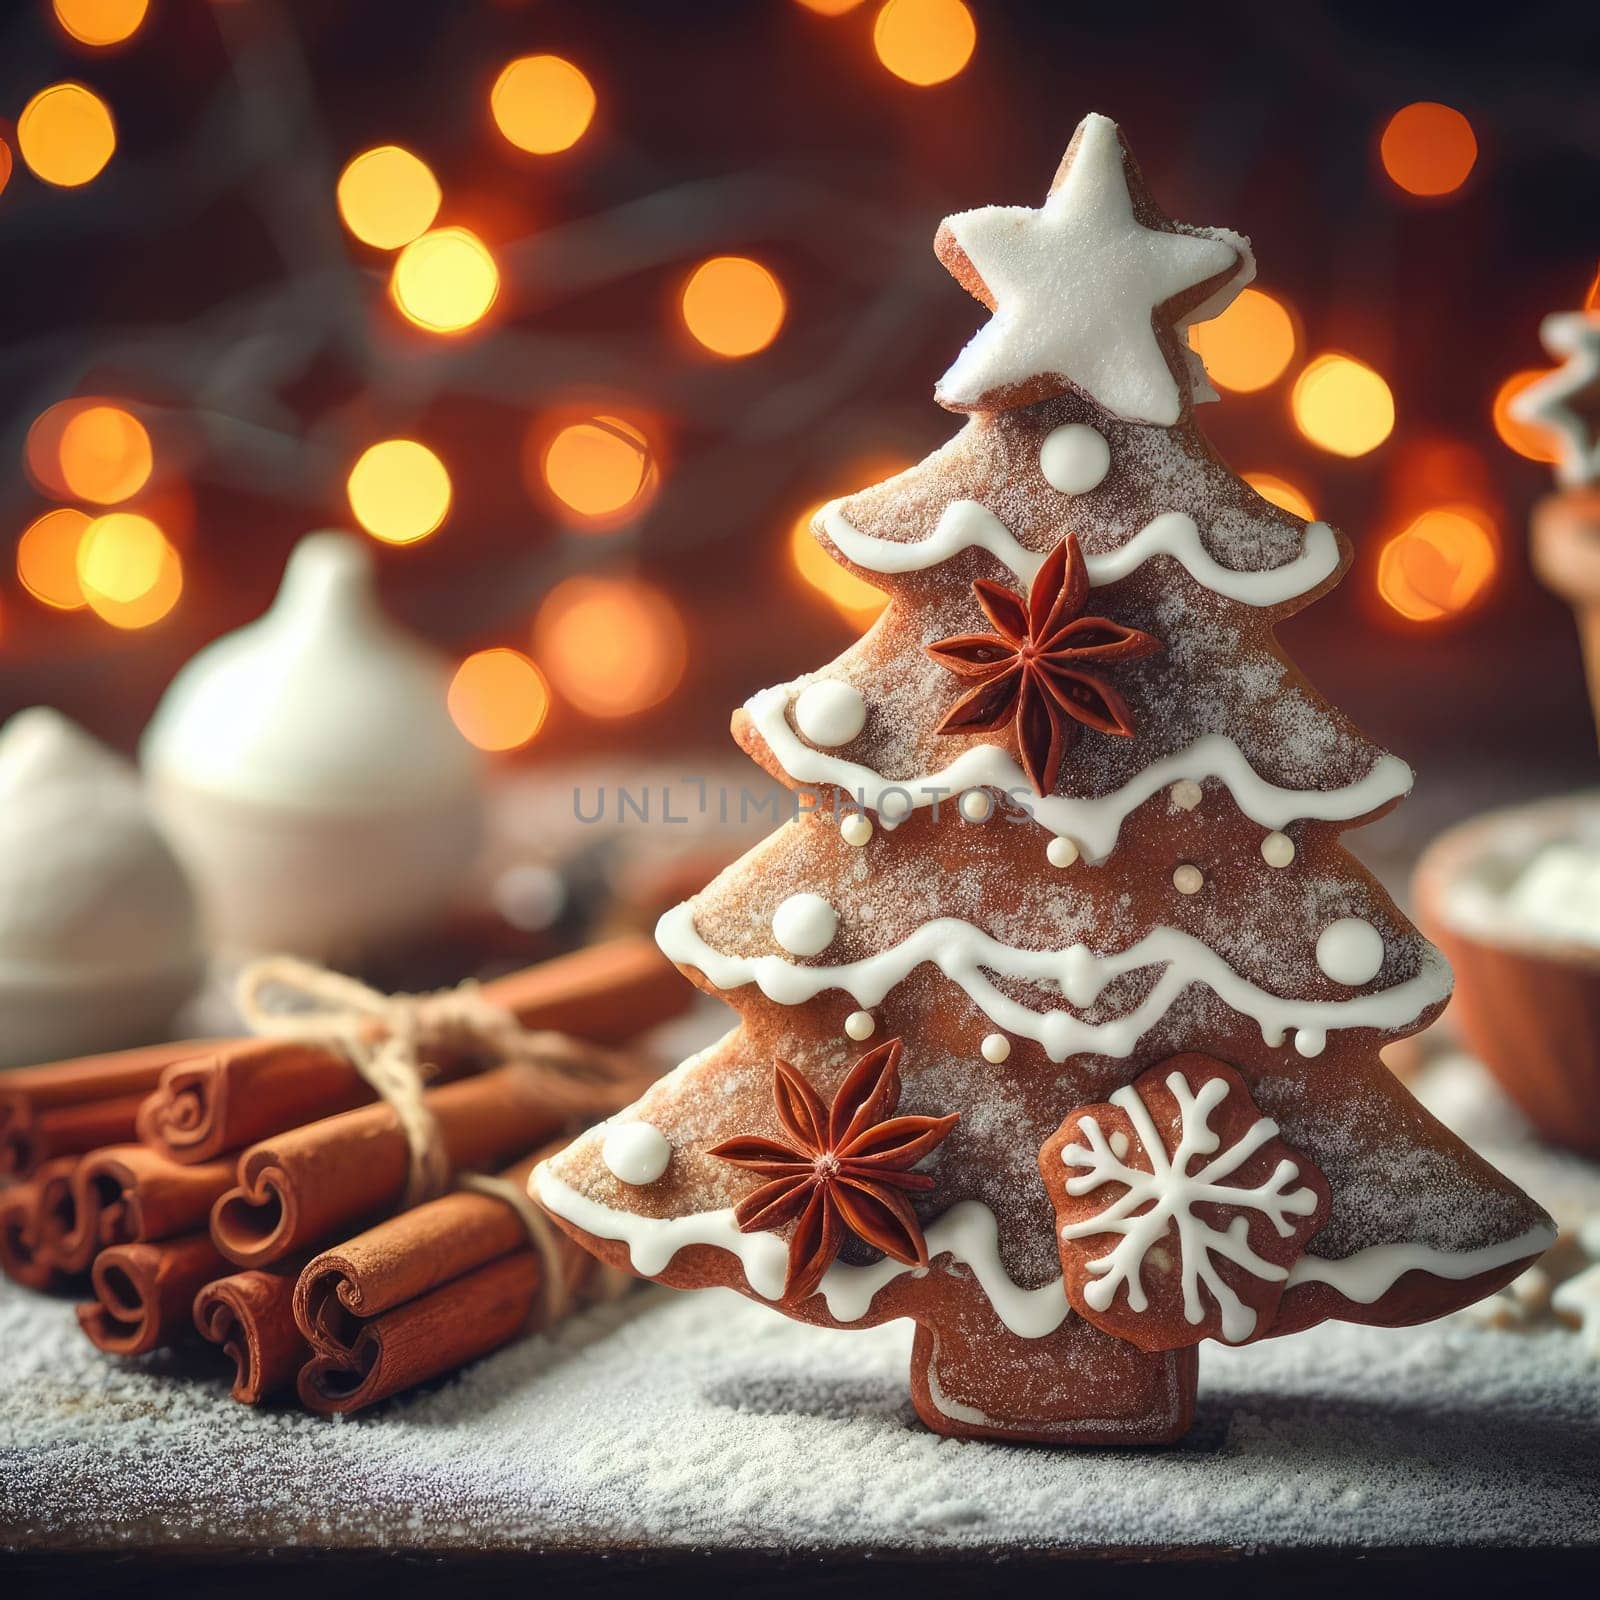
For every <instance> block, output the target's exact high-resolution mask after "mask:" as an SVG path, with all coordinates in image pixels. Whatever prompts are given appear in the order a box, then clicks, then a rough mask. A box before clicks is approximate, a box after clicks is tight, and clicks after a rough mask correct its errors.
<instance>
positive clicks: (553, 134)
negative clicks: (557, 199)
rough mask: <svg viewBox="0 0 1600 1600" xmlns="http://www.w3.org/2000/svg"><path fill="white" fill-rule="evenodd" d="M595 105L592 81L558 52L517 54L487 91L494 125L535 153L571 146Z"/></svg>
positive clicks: (584, 129) (548, 153)
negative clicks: (547, 54)
mask: <svg viewBox="0 0 1600 1600" xmlns="http://www.w3.org/2000/svg"><path fill="white" fill-rule="evenodd" d="M594 108H595V93H594V85H593V84H591V83H590V82H589V80H588V78H586V77H585V76H584V75H583V73H582V72H581V71H580V70H579V69H578V68H577V67H575V66H573V64H572V63H571V62H570V61H564V60H563V59H562V58H561V57H560V56H520V57H518V59H517V60H515V61H513V62H511V63H510V64H509V65H508V66H506V67H505V68H504V69H503V70H502V71H501V73H500V76H499V77H498V78H496V79H495V80H494V87H493V88H492V89H491V90H490V91H489V111H490V114H491V115H492V116H493V117H494V122H495V126H496V127H497V128H498V129H499V130H500V131H501V133H503V134H504V135H505V137H506V138H507V139H508V140H509V141H510V142H511V143H512V144H514V145H515V146H516V147H517V148H518V149H519V150H526V151H528V152H529V153H530V154H532V155H536V156H551V155H555V154H557V153H558V152H560V151H562V150H570V149H571V148H572V146H573V145H575V144H576V143H577V142H578V140H580V139H581V138H582V137H583V136H584V134H585V133H586V132H587V131H588V127H589V124H590V122H592V121H593V120H594Z"/></svg>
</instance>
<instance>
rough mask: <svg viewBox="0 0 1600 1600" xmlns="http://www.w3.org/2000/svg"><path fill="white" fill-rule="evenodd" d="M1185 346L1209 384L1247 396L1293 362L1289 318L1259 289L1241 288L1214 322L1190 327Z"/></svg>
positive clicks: (1284, 309) (1280, 305)
mask: <svg viewBox="0 0 1600 1600" xmlns="http://www.w3.org/2000/svg"><path fill="white" fill-rule="evenodd" d="M1189 343H1190V345H1191V346H1192V347H1193V348H1194V350H1195V352H1196V353H1197V354H1198V355H1199V357H1200V359H1201V360H1202V361H1203V362H1204V363H1205V367H1206V372H1207V374H1208V375H1209V376H1210V378H1211V381H1212V382H1213V383H1215V384H1216V385H1217V386H1218V387H1219V388H1223V389H1233V390H1236V391H1237V392H1238V393H1240V394H1250V393H1252V392H1253V391H1255V390H1257V389H1265V388H1266V387H1267V385H1268V384H1269V383H1274V382H1276V381H1277V379H1279V378H1281V377H1282V376H1283V373H1284V370H1285V369H1286V368H1287V367H1288V365H1289V363H1290V362H1291V361H1293V360H1294V350H1295V333H1294V318H1293V317H1291V316H1290V314H1289V309H1288V307H1287V306H1285V305H1284V304H1283V302H1282V301H1280V300H1277V299H1274V298H1273V296H1272V295H1270V294H1267V293H1266V292H1265V291H1264V290H1262V289H1241V290H1240V291H1239V297H1238V298H1237V299H1236V300H1235V301H1234V302H1233V304H1232V305H1231V306H1229V307H1228V309H1227V310H1226V311H1224V312H1223V313H1222V315H1221V316H1220V317H1213V318H1212V319H1211V321H1209V322H1197V323H1196V324H1195V325H1194V326H1193V327H1192V328H1190V330H1189Z"/></svg>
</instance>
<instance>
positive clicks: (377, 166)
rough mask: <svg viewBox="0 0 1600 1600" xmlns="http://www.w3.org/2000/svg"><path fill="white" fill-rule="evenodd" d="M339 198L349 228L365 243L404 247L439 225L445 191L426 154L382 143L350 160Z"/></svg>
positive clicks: (341, 176)
mask: <svg viewBox="0 0 1600 1600" xmlns="http://www.w3.org/2000/svg"><path fill="white" fill-rule="evenodd" d="M335 197H336V199H337V200H338V205H339V215H340V217H341V218H342V219H343V220H344V225H345V227H347V228H348V229H349V230H350V231H351V233H353V234H354V235H355V236H356V238H358V239H359V240H360V241H361V242H362V243H363V244H370V245H372V246H373V247H374V248H375V249H378V250H398V249H400V248H401V247H402V246H403V245H408V244H410V243H411V241H412V240H413V239H415V238H417V237H418V236H419V235H420V234H423V233H425V232H426V231H427V230H428V229H429V228H431V227H432V226H433V219H434V218H435V217H436V216H438V215H439V206H440V204H441V203H442V201H443V199H444V194H443V191H442V190H441V189H440V188H439V180H438V179H437V178H436V177H434V175H433V169H432V168H431V167H430V166H429V165H428V163H427V162H426V161H424V160H422V158H421V157H420V156H415V155H413V154H412V153H411V152H410V151H409V150H405V149H402V148H401V147H400V146H399V145H397V144H380V145H377V146H376V147H374V148H373V149H371V150H363V151H362V152H361V154H360V155H358V156H353V157H352V158H351V159H350V161H349V162H348V163H346V165H345V169H344V171H343V172H341V173H340V174H339V183H338V187H337V189H336V190H335Z"/></svg>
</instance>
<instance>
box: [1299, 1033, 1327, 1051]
mask: <svg viewBox="0 0 1600 1600" xmlns="http://www.w3.org/2000/svg"><path fill="white" fill-rule="evenodd" d="M1327 1042H1328V1036H1327V1034H1325V1033H1323V1032H1322V1030H1321V1029H1320V1028H1298V1029H1296V1030H1295V1036H1294V1047H1295V1049H1296V1050H1298V1051H1299V1052H1300V1054H1301V1055H1303V1056H1320V1055H1321V1054H1322V1050H1323V1047H1324V1046H1325V1045H1326V1044H1327Z"/></svg>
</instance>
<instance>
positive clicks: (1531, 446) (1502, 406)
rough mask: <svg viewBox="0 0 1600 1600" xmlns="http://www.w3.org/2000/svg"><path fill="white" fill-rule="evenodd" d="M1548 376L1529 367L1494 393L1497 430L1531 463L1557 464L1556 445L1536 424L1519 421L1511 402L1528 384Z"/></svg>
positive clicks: (1546, 373) (1547, 370)
mask: <svg viewBox="0 0 1600 1600" xmlns="http://www.w3.org/2000/svg"><path fill="white" fill-rule="evenodd" d="M1548 376H1549V369H1548V368H1545V367H1527V368H1524V369H1523V371H1521V372H1513V373H1512V374H1511V376H1510V377H1509V378H1507V379H1506V381H1505V382H1504V383H1502V384H1501V385H1500V387H1499V388H1498V389H1496V390H1495V394H1494V406H1493V410H1492V413H1491V414H1492V416H1493V417H1494V431H1495V432H1496V433H1498V434H1499V435H1500V437H1501V439H1502V440H1504V442H1505V443H1506V444H1508V445H1510V446H1511V448H1512V449H1513V450H1515V451H1516V452H1517V454H1518V455H1519V456H1526V457H1527V458H1528V459H1529V460H1530V461H1556V460H1558V459H1559V456H1558V455H1557V452H1556V448H1555V444H1554V442H1553V441H1552V440H1551V438H1550V435H1549V433H1548V432H1546V430H1545V429H1543V428H1541V427H1539V426H1538V425H1537V424H1535V423H1531V422H1523V421H1522V420H1521V419H1520V418H1517V417H1514V416H1512V414H1511V402H1512V401H1513V400H1515V399H1516V398H1517V396H1518V395H1519V394H1521V393H1522V391H1523V390H1524V389H1526V388H1527V387H1528V385H1529V384H1532V383H1537V382H1538V381H1539V379H1540V378H1545V377H1548Z"/></svg>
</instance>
